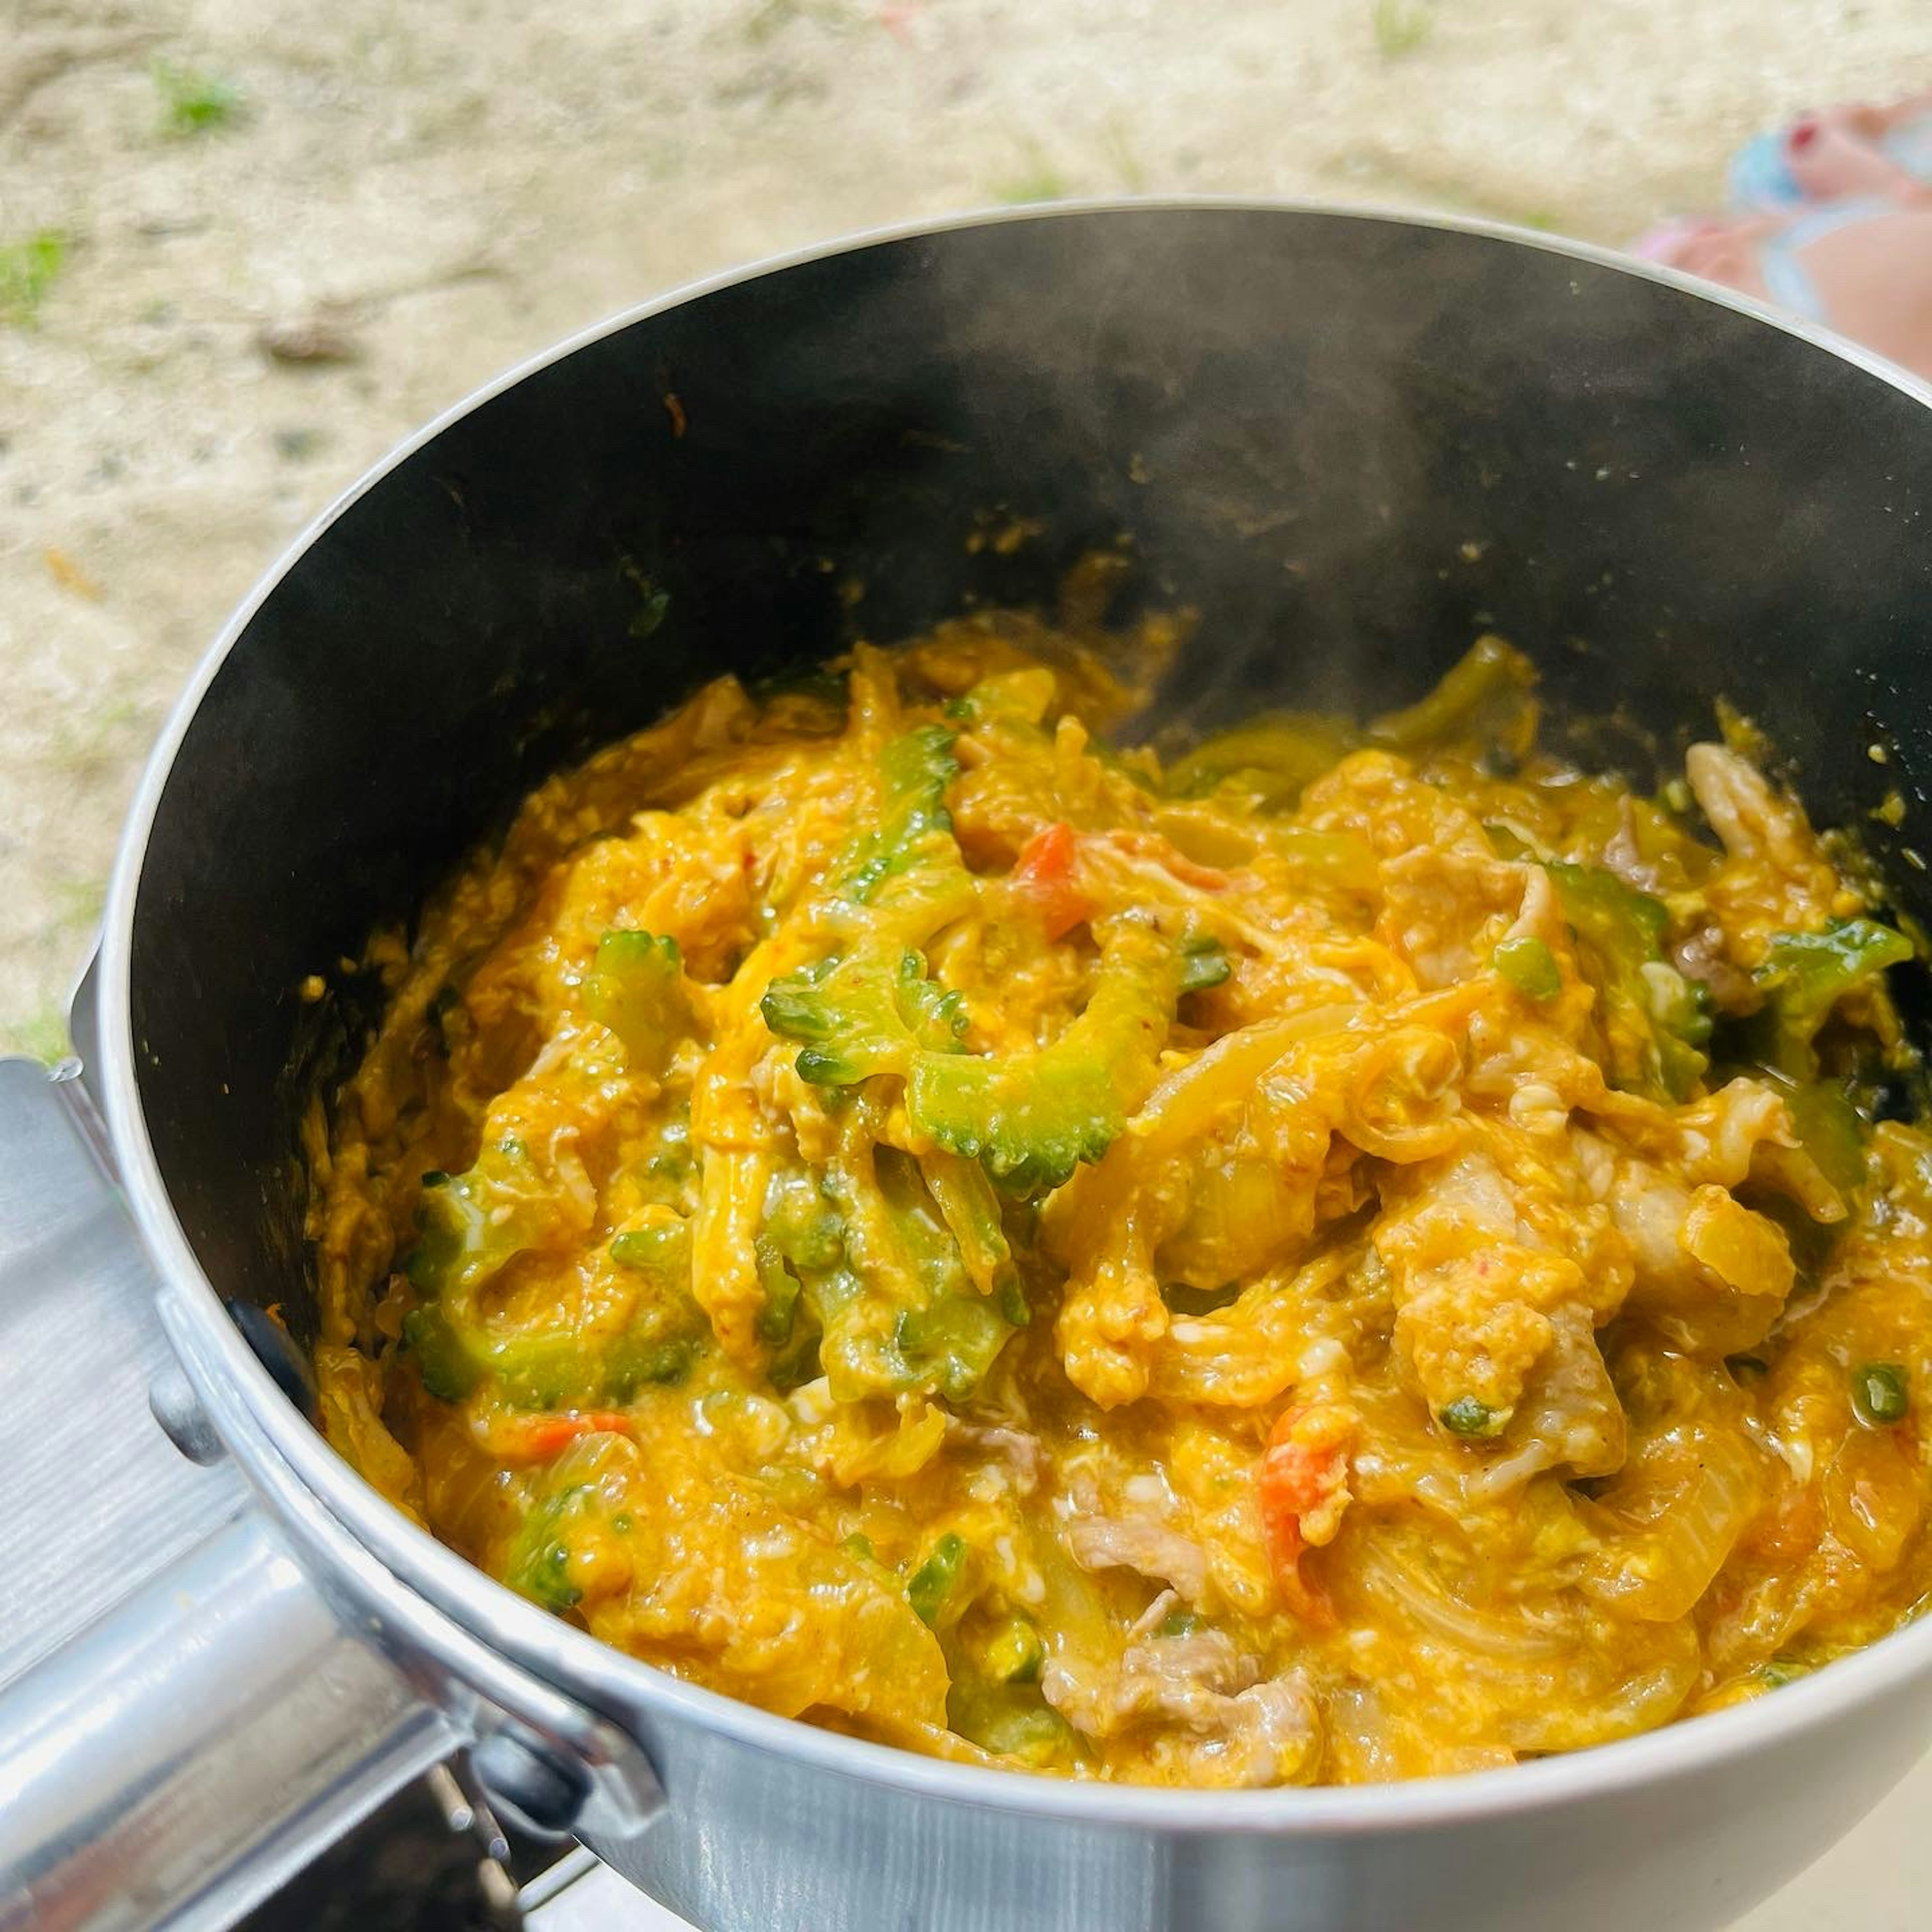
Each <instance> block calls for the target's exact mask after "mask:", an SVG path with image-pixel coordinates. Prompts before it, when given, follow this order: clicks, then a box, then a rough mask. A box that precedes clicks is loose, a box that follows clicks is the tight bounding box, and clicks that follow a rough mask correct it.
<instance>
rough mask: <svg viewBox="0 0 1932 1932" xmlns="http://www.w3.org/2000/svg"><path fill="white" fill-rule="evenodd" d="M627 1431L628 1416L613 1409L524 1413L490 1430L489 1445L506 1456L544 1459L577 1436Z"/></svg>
mask: <svg viewBox="0 0 1932 1932" xmlns="http://www.w3.org/2000/svg"><path fill="white" fill-rule="evenodd" d="M630 1433H631V1418H629V1417H628V1415H620V1414H619V1413H618V1412H616V1410H614V1409H591V1410H589V1411H588V1412H585V1413H581V1414H572V1415H523V1416H518V1417H517V1418H516V1419H515V1420H514V1421H511V1422H510V1423H508V1424H503V1425H500V1426H499V1427H496V1428H495V1429H493V1430H491V1431H490V1448H492V1449H493V1450H494V1451H496V1454H498V1455H499V1456H502V1457H505V1458H506V1459H508V1460H511V1461H514V1462H521V1463H547V1462H548V1461H549V1460H550V1459H551V1457H554V1456H559V1455H561V1454H562V1453H563V1451H565V1450H566V1449H568V1448H569V1447H570V1445H571V1444H572V1443H573V1442H575V1441H576V1440H577V1438H578V1437H579V1436H601V1435H607V1434H608V1435H616V1436H628V1435H629V1434H630Z"/></svg>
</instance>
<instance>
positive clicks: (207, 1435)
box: [148, 1369, 226, 1469]
mask: <svg viewBox="0 0 1932 1932" xmlns="http://www.w3.org/2000/svg"><path fill="white" fill-rule="evenodd" d="M148 1412H149V1413H150V1414H151V1415H152V1416H153V1417H154V1420H155V1421H157V1422H158V1423H159V1424H160V1425H161V1433H163V1435H164V1436H166V1438H167V1439H168V1440H169V1442H172V1444H173V1445H175V1448H177V1449H178V1450H179V1451H181V1454H183V1455H184V1456H185V1457H187V1460H189V1461H190V1463H199V1464H200V1465H201V1466H202V1468H203V1469H206V1468H207V1467H208V1465H209V1464H210V1463H218V1462H220V1460H221V1458H222V1457H223V1455H224V1454H226V1451H224V1449H223V1447H222V1442H221V1438H220V1436H217V1435H216V1434H215V1433H214V1424H212V1423H211V1422H210V1421H208V1412H207V1411H206V1410H205V1409H203V1408H202V1406H201V1403H200V1400H199V1398H198V1397H196V1394H195V1392H194V1390H193V1386H192V1385H190V1382H189V1381H188V1379H187V1376H184V1375H183V1374H182V1373H181V1370H178V1369H163V1370H162V1371H161V1372H160V1374H159V1375H157V1376H156V1377H155V1378H154V1380H153V1382H151V1383H150V1384H149V1385H148Z"/></svg>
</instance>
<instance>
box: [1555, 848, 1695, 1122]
mask: <svg viewBox="0 0 1932 1932" xmlns="http://www.w3.org/2000/svg"><path fill="white" fill-rule="evenodd" d="M1547 870H1548V871H1549V874H1550V877H1551V878H1552V879H1553V880H1555V881H1556V888H1557V891H1558V893H1559V895H1560V896H1561V898H1562V901H1563V910H1564V913H1565V916H1566V917H1567V918H1568V920H1569V922H1570V926H1571V931H1572V932H1574V934H1575V935H1576V938H1577V954H1578V958H1579V962H1580V965H1582V967H1583V974H1584V977H1586V979H1588V980H1589V981H1590V983H1591V984H1592V986H1595V988H1596V989H1597V993H1598V998H1599V1001H1600V1002H1601V1005H1600V1008H1599V1012H1598V1021H1599V1024H1600V1025H1601V1027H1602V1029H1603V1033H1604V1042H1605V1071H1606V1072H1607V1073H1608V1074H1609V1075H1610V1079H1611V1082H1612V1083H1613V1085H1616V1086H1619V1087H1621V1088H1625V1089H1626V1090H1627V1091H1630V1092H1632V1093H1637V1094H1646V1095H1647V1096H1649V1097H1650V1098H1651V1099H1652V1100H1688V1098H1689V1097H1690V1096H1691V1094H1693V1093H1694V1092H1695V1091H1697V1084H1698V1082H1700V1080H1702V1079H1703V1077H1704V1073H1705V1071H1706V1069H1707V1068H1708V1067H1709V1065H1710V1061H1709V1058H1708V1056H1707V1055H1706V1054H1705V1053H1704V1052H1703V1050H1702V1049H1703V1046H1704V1043H1706V1041H1707V1040H1709V1038H1710V1037H1711V1010H1710V992H1709V988H1708V987H1706V986H1705V984H1704V983H1703V981H1702V980H1687V979H1685V977H1684V976H1683V975H1682V974H1681V973H1679V971H1677V969H1676V968H1675V967H1674V966H1673V965H1671V964H1670V962H1669V961H1667V959H1665V958H1664V935H1665V932H1666V930H1667V927H1668V926H1669V922H1670V915H1669V913H1667V911H1666V910H1665V909H1664V904H1663V902H1662V901H1661V900H1658V899H1654V898H1652V897H1651V896H1650V895H1649V893H1647V892H1638V891H1637V889H1635V888H1634V887H1633V886H1627V885H1626V884H1625V883H1624V882H1623V880H1621V879H1620V878H1619V877H1617V876H1616V874H1615V873H1614V872H1608V871H1604V869H1603V868H1602V867H1601V866H1598V865H1571V864H1569V863H1568V862H1566V861H1565V860H1563V859H1552V860H1550V862H1549V864H1548V865H1547Z"/></svg>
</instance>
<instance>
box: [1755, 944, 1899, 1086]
mask: <svg viewBox="0 0 1932 1932" xmlns="http://www.w3.org/2000/svg"><path fill="white" fill-rule="evenodd" d="M1911 957H1912V942H1911V941H1909V939H1907V938H1906V937H1905V935H1903V933H1902V932H1894V930H1893V929H1891V927H1890V926H1881V925H1880V924H1879V922H1877V920H1876V919H1833V920H1832V922H1831V923H1830V924H1829V926H1826V928H1825V929H1824V930H1823V932H1781V933H1778V934H1777V935H1775V936H1774V937H1773V938H1772V941H1771V944H1770V946H1769V948H1768V949H1767V950H1766V954H1765V958H1764V963H1763V965H1761V966H1760V967H1759V968H1758V969H1757V972H1756V974H1754V975H1753V977H1754V978H1755V979H1756V980H1757V983H1758V984H1759V986H1761V987H1763V989H1764V992H1765V996H1766V1012H1765V1013H1764V1015H1763V1017H1762V1019H1761V1020H1760V1029H1759V1032H1760V1037H1759V1039H1758V1041H1757V1046H1758V1047H1759V1049H1760V1054H1761V1057H1762V1058H1763V1061H1764V1063H1765V1064H1766V1066H1769V1067H1775V1068H1777V1069H1778V1070H1779V1071H1780V1072H1781V1073H1784V1074H1786V1075H1787V1076H1789V1077H1790V1079H1793V1080H1799V1081H1804V1080H1811V1079H1815V1078H1816V1077H1817V1072H1818V1055H1817V1049H1816V1047H1815V1046H1814V1041H1815V1040H1817V1035H1818V1031H1819V1029H1820V1028H1822V1027H1823V1025H1824V1024H1825V1022H1826V1020H1828V1019H1830V1017H1831V1016H1832V1009H1833V1008H1834V1007H1835V1006H1836V1005H1837V1004H1838V1002H1839V1001H1841V999H1843V998H1844V997H1845V996H1846V994H1848V993H1851V992H1855V991H1857V990H1858V989H1859V988H1860V987H1861V986H1864V985H1866V984H1867V983H1869V982H1870V981H1871V980H1873V979H1875V978H1876V977H1877V976H1878V975H1879V974H1882V973H1884V972H1885V971H1887V970H1888V968H1891V967H1894V966H1898V965H1903V963H1904V962H1906V960H1908V959H1910V958H1911Z"/></svg>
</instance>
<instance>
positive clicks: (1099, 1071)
mask: <svg viewBox="0 0 1932 1932" xmlns="http://www.w3.org/2000/svg"><path fill="white" fill-rule="evenodd" d="M1099 936H1100V947H1101V953H1100V969H1099V972H1098V975H1097V979H1096V981H1095V984H1094V992H1093V995H1092V997H1091V998H1090V999H1089V1000H1088V1004H1087V1009H1086V1010H1085V1012H1084V1013H1082V1015H1081V1016H1080V1017H1079V1019H1076V1021H1074V1022H1073V1024H1072V1025H1070V1027H1068V1028H1067V1031H1065V1032H1064V1034H1061V1037H1059V1039H1058V1040H1055V1042H1054V1043H1053V1044H1052V1046H1046V1047H1042V1048H1040V1049H1037V1050H1036V1051H1035V1052H1031V1053H1018V1054H1012V1055H1004V1056H999V1057H986V1058H982V1057H978V1056H971V1055H938V1054H932V1053H923V1054H919V1055H916V1056H915V1057H914V1058H913V1065H912V1077H911V1080H910V1084H909V1086H908V1088H907V1096H906V1110H907V1113H908V1114H909V1115H910V1117H911V1119H912V1121H913V1124H914V1126H916V1127H918V1128H919V1130H920V1131H921V1132H922V1133H925V1134H926V1135H927V1136H929V1138H931V1139H932V1140H934V1141H935V1142H938V1144H939V1145H940V1146H941V1147H943V1148H947V1150H948V1151H950V1152H952V1153H954V1154H962V1155H964V1156H965V1157H966V1158H967V1159H968V1160H977V1161H979V1162H980V1163H982V1164H983V1166H984V1167H985V1168H986V1172H987V1173H988V1174H989V1175H991V1176H992V1179H993V1181H995V1184H998V1186H999V1187H1002V1188H1004V1190H1006V1191H1007V1192H1008V1193H1011V1194H1014V1195H1016V1196H1022V1197H1028V1196H1034V1195H1037V1194H1040V1193H1045V1192H1046V1191H1047V1190H1049V1189H1051V1188H1055V1187H1059V1186H1061V1184H1063V1183H1064V1182H1065V1181H1067V1179H1068V1178H1069V1177H1070V1175H1072V1174H1073V1170H1074V1169H1075V1168H1076V1166H1078V1165H1079V1163H1081V1162H1082V1161H1096V1160H1099V1159H1100V1157H1101V1156H1102V1155H1103V1154H1105V1153H1106V1151H1107V1150H1108V1148H1109V1147H1111V1146H1112V1145H1113V1143H1114V1142H1115V1140H1117V1139H1118V1138H1119V1137H1120V1135H1121V1132H1122V1131H1123V1130H1124V1128H1125V1127H1126V1125H1127V1116H1128V1115H1129V1114H1130V1112H1132V1111H1133V1109H1134V1108H1136V1107H1137V1106H1139V1104H1140V1103H1141V1102H1142V1100H1144V1099H1145V1097H1147V1094H1148V1090H1149V1089H1150V1088H1151V1087H1152V1086H1153V1085H1154V1079H1155V1073H1156V1065H1157V1056H1158V1055H1159V1054H1160V1049H1161V1046H1162V1045H1163V1043H1164V1041H1165V1040H1166V1036H1167V1029H1168V1028H1169V1025H1171V1024H1172V1021H1173V1018H1174V1006H1175V999H1176V998H1177V997H1178V994H1179V992H1180V985H1181V971H1180V959H1179V956H1178V954H1177V953H1176V952H1175V949H1174V947H1172V946H1171V945H1170V944H1169V943H1168V942H1167V941H1166V940H1164V939H1163V938H1161V937H1160V935H1159V934H1157V932H1154V930H1153V929H1152V928H1151V927H1150V926H1144V925H1142V924H1140V923H1139V922H1137V921H1135V920H1132V919H1116V920H1113V921H1111V922H1108V923H1107V925H1106V928H1105V929H1104V930H1103V932H1101V933H1100V935H1099Z"/></svg>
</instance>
